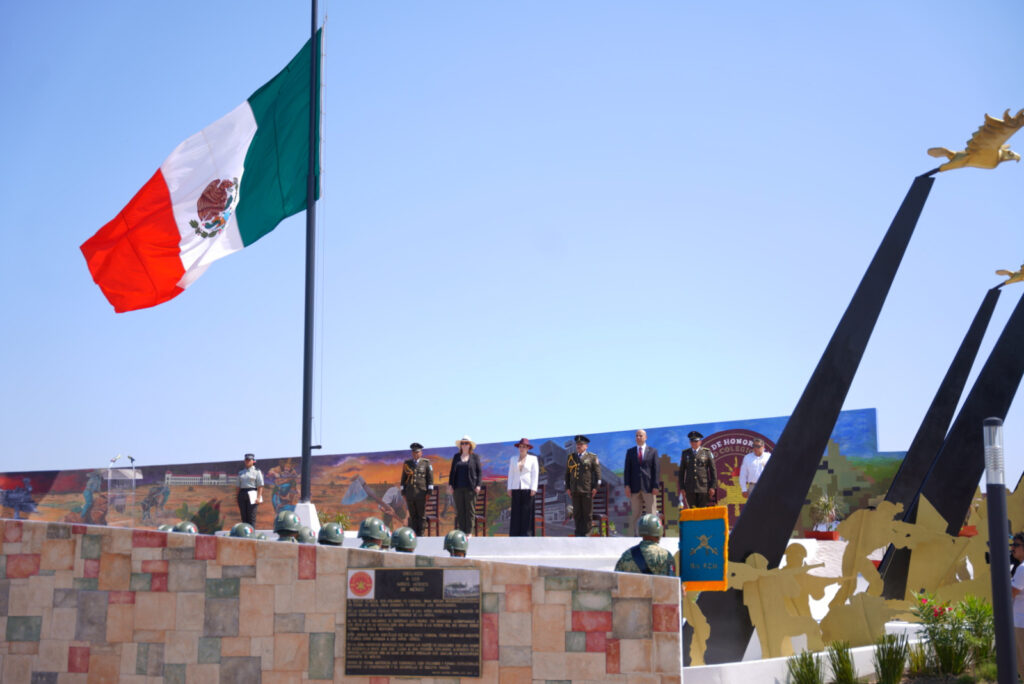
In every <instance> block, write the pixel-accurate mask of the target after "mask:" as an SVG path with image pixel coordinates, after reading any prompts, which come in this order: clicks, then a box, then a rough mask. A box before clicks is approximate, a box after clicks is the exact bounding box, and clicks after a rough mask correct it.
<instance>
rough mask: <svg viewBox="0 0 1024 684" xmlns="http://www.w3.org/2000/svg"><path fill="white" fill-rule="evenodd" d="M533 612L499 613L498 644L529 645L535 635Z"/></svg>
mask: <svg viewBox="0 0 1024 684" xmlns="http://www.w3.org/2000/svg"><path fill="white" fill-rule="evenodd" d="M532 624H533V613H532V612H530V613H499V614H498V645H499V646H529V645H530V644H531V643H532V635H533V628H532Z"/></svg>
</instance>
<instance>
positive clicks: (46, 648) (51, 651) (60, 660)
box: [37, 638, 70, 672]
mask: <svg viewBox="0 0 1024 684" xmlns="http://www.w3.org/2000/svg"><path fill="white" fill-rule="evenodd" d="M69 646H70V643H69V642H67V641H56V640H54V639H50V638H46V639H43V640H42V641H40V642H39V660H38V661H37V666H38V665H39V664H42V665H43V666H45V667H43V668H41V669H45V670H48V671H52V672H65V671H66V670H67V664H68V647H69Z"/></svg>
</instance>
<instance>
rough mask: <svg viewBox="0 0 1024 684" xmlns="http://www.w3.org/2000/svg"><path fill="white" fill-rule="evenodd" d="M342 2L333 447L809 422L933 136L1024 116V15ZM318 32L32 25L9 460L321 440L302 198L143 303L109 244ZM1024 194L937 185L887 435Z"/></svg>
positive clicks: (8, 181)
mask: <svg viewBox="0 0 1024 684" xmlns="http://www.w3.org/2000/svg"><path fill="white" fill-rule="evenodd" d="M322 8H323V9H324V10H325V11H326V14H327V15H328V20H327V37H326V53H327V54H326V57H325V60H326V61H325V72H324V89H325V99H324V174H323V184H324V192H323V200H322V201H321V203H320V207H319V229H320V236H321V239H320V246H319V249H320V251H319V255H320V271H319V277H318V283H319V284H318V298H319V299H318V312H319V320H318V336H317V349H318V361H317V373H316V377H317V385H316V412H315V423H314V436H315V441H316V442H318V443H320V444H322V445H323V447H324V451H323V452H321V453H343V452H355V451H371V450H382V449H394V448H402V447H404V446H405V445H407V444H408V443H409V442H411V441H413V440H416V441H420V442H423V443H424V444H427V445H441V444H448V443H451V442H454V440H455V439H456V438H457V437H459V436H461V435H462V434H463V433H469V434H470V435H471V436H472V437H473V438H474V439H476V440H477V441H479V442H487V441H502V440H514V439H518V438H519V437H521V436H524V435H525V436H527V437H532V438H537V437H542V436H547V435H562V434H573V433H576V432H598V431H606V430H620V429H630V428H633V427H638V426H649V427H650V426H664V425H678V424H686V423H699V422H705V421H715V420H728V419H740V418H753V417H762V416H776V415H786V414H788V413H789V412H790V411H791V410H792V408H793V406H794V405H795V403H796V401H797V399H798V397H799V395H800V392H801V391H802V389H803V387H804V384H805V383H806V381H807V378H808V376H809V375H810V372H811V371H812V369H813V368H814V365H815V364H816V362H817V360H818V358H819V356H820V354H821V352H822V350H823V349H824V347H825V344H826V342H827V340H828V338H829V336H830V335H831V333H832V331H833V328H834V326H835V324H836V322H837V321H838V319H839V317H840V316H841V315H842V312H843V311H844V309H845V307H846V305H847V303H848V301H849V298H850V296H851V295H852V293H853V291H854V289H855V287H856V285H857V283H858V282H859V279H860V277H861V275H862V274H863V272H864V269H865V268H866V266H867V263H868V261H869V260H870V258H871V256H872V255H873V253H874V250H875V249H876V247H877V246H878V243H879V241H880V239H881V237H882V235H883V233H884V231H885V229H886V228H887V226H888V224H889V221H890V220H891V219H892V217H893V215H894V213H895V211H896V209H897V207H898V206H899V203H900V201H901V200H902V199H903V196H904V194H905V192H906V190H907V188H908V187H909V185H910V183H911V180H912V179H913V177H914V176H916V175H917V174H920V173H922V172H924V171H927V170H928V169H931V168H933V167H934V166H936V165H937V163H936V161H935V160H933V159H932V158H930V157H928V156H927V155H926V154H925V150H926V149H927V148H928V147H931V146H936V145H941V146H946V147H951V148H955V149H959V148H962V147H963V144H964V142H965V141H966V140H967V138H968V137H969V136H970V135H971V133H972V132H973V131H974V130H975V129H976V128H977V127H978V126H979V125H980V124H981V123H982V116H983V114H984V113H986V112H988V113H991V114H1000V113H1002V111H1003V110H1004V109H1006V108H1007V107H1011V108H1013V109H1014V111H1016V109H1017V108H1020V107H1024V88H1022V86H1024V77H1022V73H1021V58H1020V41H1019V40H1018V39H1016V38H1015V36H1019V35H1020V34H1021V32H1022V29H1024V4H1021V3H1019V2H1001V3H995V2H982V3H962V2H934V1H927V2H925V1H921V2H899V3H893V2H865V3H853V4H851V3H821V2H791V3H764V2H748V3H689V2H686V3H684V2H675V1H672V2H654V1H651V2H632V3H624V2H618V1H608V2H604V1H597V0H587V1H586V2H583V1H569V0H566V1H563V2H556V3H552V2H540V1H533V2H515V3H479V2H431V3H381V2H368V1H363V2H333V3H327V4H326V5H322ZM308 32H309V17H308V7H306V6H304V5H303V3H296V2H287V3H285V2H269V1H268V2H256V1H252V2H245V3H236V2H232V3H227V2H221V3H210V2H192V1H181V2H174V3H167V2H164V3H150V2H145V3H140V2H103V3H100V4H95V3H91V4H90V3H81V2H70V1H63V2H55V3H48V4H46V6H45V7H41V6H36V5H31V4H27V3H12V2H7V3H3V4H0V89H2V90H0V92H2V93H3V100H4V103H5V106H4V107H3V108H0V124H2V127H3V130H4V131H5V135H4V152H3V154H2V155H0V169H2V174H3V176H2V177H3V182H2V183H0V204H2V205H3V206H4V207H6V210H5V215H4V224H5V231H4V233H5V241H4V249H3V252H2V256H0V260H2V261H0V265H2V268H0V279H2V280H0V285H2V287H0V310H2V311H3V324H2V325H0V331H2V332H0V341H2V351H3V354H2V361H0V364H2V366H0V376H2V377H3V382H2V385H0V386H2V390H0V456H2V458H3V468H2V469H3V470H20V469H59V468H82V467H90V466H96V465H103V464H105V463H106V462H107V460H108V459H109V458H110V457H111V456H112V455H114V454H116V453H118V452H123V453H131V454H133V455H134V456H135V457H136V458H137V459H138V461H139V464H140V465H146V464H158V463H171V462H187V461H202V460H223V459H225V458H234V457H236V456H238V455H240V454H241V453H243V452H245V451H254V452H256V453H257V454H258V455H260V456H263V457H277V456H289V455H295V454H297V453H298V452H299V448H300V412H301V411H300V409H301V350H302V288H303V239H304V238H303V227H304V218H303V216H302V215H299V216H296V217H293V218H292V219H289V220H288V221H286V222H285V223H283V224H282V225H280V226H279V227H278V228H277V230H276V231H274V232H273V233H271V234H270V235H268V236H267V237H266V238H264V239H263V240H261V241H260V242H258V243H256V244H255V245H254V246H253V247H251V248H249V249H246V250H245V251H244V252H242V253H240V254H236V255H233V256H231V257H228V258H226V259H224V260H222V261H219V262H217V263H216V264H214V265H213V266H212V267H211V268H210V270H209V271H208V272H207V273H206V274H205V275H204V276H203V277H202V278H201V279H200V280H199V281H198V282H197V283H196V284H195V285H194V286H193V287H192V288H190V289H189V290H188V291H187V292H186V293H185V294H183V295H181V296H180V297H178V298H177V299H175V300H173V301H171V302H169V303H167V304H164V305H162V306H159V307H157V308H154V309H149V310H144V311H139V312H134V313H128V314H114V313H113V310H112V309H111V307H110V306H109V305H108V304H107V302H106V301H105V300H104V298H103V297H102V295H101V293H100V291H99V290H98V288H96V287H95V285H93V283H92V281H91V279H90V277H89V273H88V270H87V269H86V266H85V262H84V260H83V258H82V256H81V254H80V252H79V250H78V246H79V245H80V244H81V243H82V242H83V241H84V240H85V239H87V238H88V237H89V236H90V235H92V234H93V233H94V232H95V231H96V230H97V229H98V228H99V227H100V226H101V225H103V224H104V223H105V222H106V221H108V220H109V219H110V218H112V217H113V216H114V215H115V214H116V213H117V212H118V211H119V210H120V208H121V207H122V206H123V205H124V204H125V203H126V202H127V201H128V200H129V199H130V198H131V196H132V195H133V194H134V193H135V191H136V190H137V189H138V188H139V187H140V186H141V185H142V184H143V183H144V182H145V181H146V180H147V179H148V178H149V177H150V175H152V173H153V172H154V170H155V169H156V168H157V167H158V166H159V164H160V163H161V162H162V160H163V159H164V158H165V157H166V156H167V154H168V153H169V152H170V151H171V150H172V149H173V148H174V147H175V146H176V145H177V144H178V143H179V142H181V141H182V140H184V139H185V138H186V137H188V136H189V135H191V134H192V133H194V132H196V131H198V130H199V129H201V128H203V127H204V126H205V125H207V124H209V123H210V122H212V121H214V120H215V119H217V118H219V117H220V116H222V115H223V114H225V113H227V112H228V111H230V110H231V109H232V108H233V107H235V106H236V105H237V104H239V103H240V102H242V101H243V100H244V99H245V98H246V97H247V96H248V95H249V94H250V93H251V92H252V91H253V90H255V89H256V88H257V87H259V86H260V85H261V84H263V83H264V82H265V81H267V80H268V79H269V78H270V77H272V76H273V75H274V74H275V73H276V72H277V71H278V70H279V69H280V68H281V67H282V66H283V65H284V64H285V63H286V62H287V61H288V59H289V58H290V57H291V56H292V55H293V54H294V53H295V52H296V51H297V50H298V49H299V47H300V46H301V45H302V44H303V42H304V41H305V40H306V39H307V38H308ZM1012 143H1013V144H1014V147H1015V148H1016V149H1018V150H1020V151H1022V152H1024V134H1021V135H1019V136H1018V137H1017V138H1016V139H1015V140H1013V141H1012ZM1022 189H1024V166H1022V165H1019V164H1005V165H1003V166H1002V167H1001V168H999V169H997V170H995V171H980V170H973V169H967V170H961V171H955V172H951V173H948V174H942V175H940V177H939V178H938V180H937V181H936V183H935V186H934V188H933V190H932V193H931V197H930V199H929V201H928V204H927V206H926V208H925V211H924V214H923V216H922V217H921V221H920V223H919V224H918V228H917V232H916V234H915V236H914V238H913V240H912V242H911V244H910V248H909V250H908V252H907V255H906V258H905V260H904V263H903V266H902V268H901V270H900V272H899V274H898V276H897V279H896V281H895V283H894V285H893V288H892V291H891V293H890V296H889V299H888V301H887V303H886V306H885V308H884V310H883V312H882V316H881V319H880V321H879V323H878V326H877V328H876V330H875V334H874V336H873V338H872V340H871V343H870V345H869V347H868V350H867V354H866V355H865V358H864V361H863V363H862V365H861V368H860V372H859V374H858V376H857V378H856V380H855V382H854V385H853V388H852V390H851V392H850V394H849V398H848V401H847V404H846V406H847V408H863V407H877V408H878V412H879V414H878V415H879V427H880V445H879V446H880V448H881V449H883V450H900V449H905V448H906V447H907V446H908V444H909V442H910V440H911V438H912V436H913V434H914V431H915V430H916V428H917V425H918V422H919V421H920V419H921V417H922V415H923V413H924V410H925V408H926V406H927V405H928V403H929V401H930V400H931V397H932V394H933V393H934V391H935V389H936V386H937V385H938V382H939V379H940V378H941V376H942V374H943V373H944V372H945V370H946V368H947V366H948V364H949V361H950V359H951V357H952V354H953V352H954V351H955V349H956V347H957V346H958V344H959V342H960V340H961V337H962V335H963V333H964V331H965V329H966V327H967V325H968V323H969V321H970V320H971V318H972V317H973V315H974V313H975V311H976V309H977V306H978V304H979V303H980V301H981V298H982V296H983V295H984V293H985V291H986V290H987V289H988V288H989V287H991V286H993V285H995V284H996V283H998V282H999V278H998V277H997V276H995V275H994V274H993V271H994V270H995V269H997V268H1016V267H1017V266H1018V265H1019V264H1020V263H1021V262H1022V261H1024V244H1022V243H1024V230H1022V217H1024V192H1022ZM1021 294H1024V288H1022V287H1021V286H1019V285H1018V286H1016V288H1013V287H1011V288H1007V290H1006V291H1005V292H1004V294H1003V297H1002V299H1001V301H1000V303H999V307H998V309H997V311H996V315H995V318H994V320H993V324H992V328H991V329H990V332H989V335H988V337H987V338H986V343H985V347H984V348H983V350H982V359H983V358H984V357H985V356H986V355H987V352H988V350H989V348H990V347H991V344H992V342H993V341H994V339H995V337H996V335H997V334H998V332H999V330H1001V328H1002V325H1003V323H1004V322H1005V319H1006V317H1007V316H1008V314H1009V312H1010V310H1011V309H1012V307H1013V306H1014V304H1015V303H1016V301H1017V299H1018V298H1019V297H1020V296H1021ZM978 365H979V366H980V361H979V364H978ZM972 379H973V378H972ZM1022 403H1024V400H1021V401H1018V405H1016V406H1015V407H1014V408H1013V410H1012V411H1011V414H1010V415H1009V417H1008V421H1007V433H1006V442H1007V446H1008V450H1009V452H1010V453H1009V463H1010V468H1009V473H1008V479H1010V480H1011V482H1015V481H1016V478H1017V477H1018V476H1019V474H1020V472H1021V468H1022V467H1024V408H1022V406H1021V404H1022ZM979 429H980V428H979Z"/></svg>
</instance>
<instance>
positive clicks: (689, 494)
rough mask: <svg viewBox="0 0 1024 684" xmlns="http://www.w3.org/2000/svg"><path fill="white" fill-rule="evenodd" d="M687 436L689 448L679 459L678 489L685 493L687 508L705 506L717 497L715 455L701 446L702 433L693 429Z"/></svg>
mask: <svg viewBox="0 0 1024 684" xmlns="http://www.w3.org/2000/svg"><path fill="white" fill-rule="evenodd" d="M687 436H688V437H689V438H690V448H689V449H684V450H683V454H682V457H681V458H680V459H679V491H680V492H683V493H685V494H686V504H687V507H688V508H707V507H708V506H713V505H715V503H716V499H717V498H718V475H717V473H716V472H715V455H714V454H712V453H711V449H708V448H706V447H702V446H701V443H702V441H703V439H704V435H702V434H701V433H699V432H697V431H696V430H694V431H692V432H691V433H690V434H689V435H687Z"/></svg>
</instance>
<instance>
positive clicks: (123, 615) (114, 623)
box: [106, 604, 135, 644]
mask: <svg viewBox="0 0 1024 684" xmlns="http://www.w3.org/2000/svg"><path fill="white" fill-rule="evenodd" d="M134 633H135V606H134V605H131V604H127V605H126V604H121V605H108V606H107V636H106V642H107V643H109V644H116V643H125V642H130V641H132V638H133V635H134Z"/></svg>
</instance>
